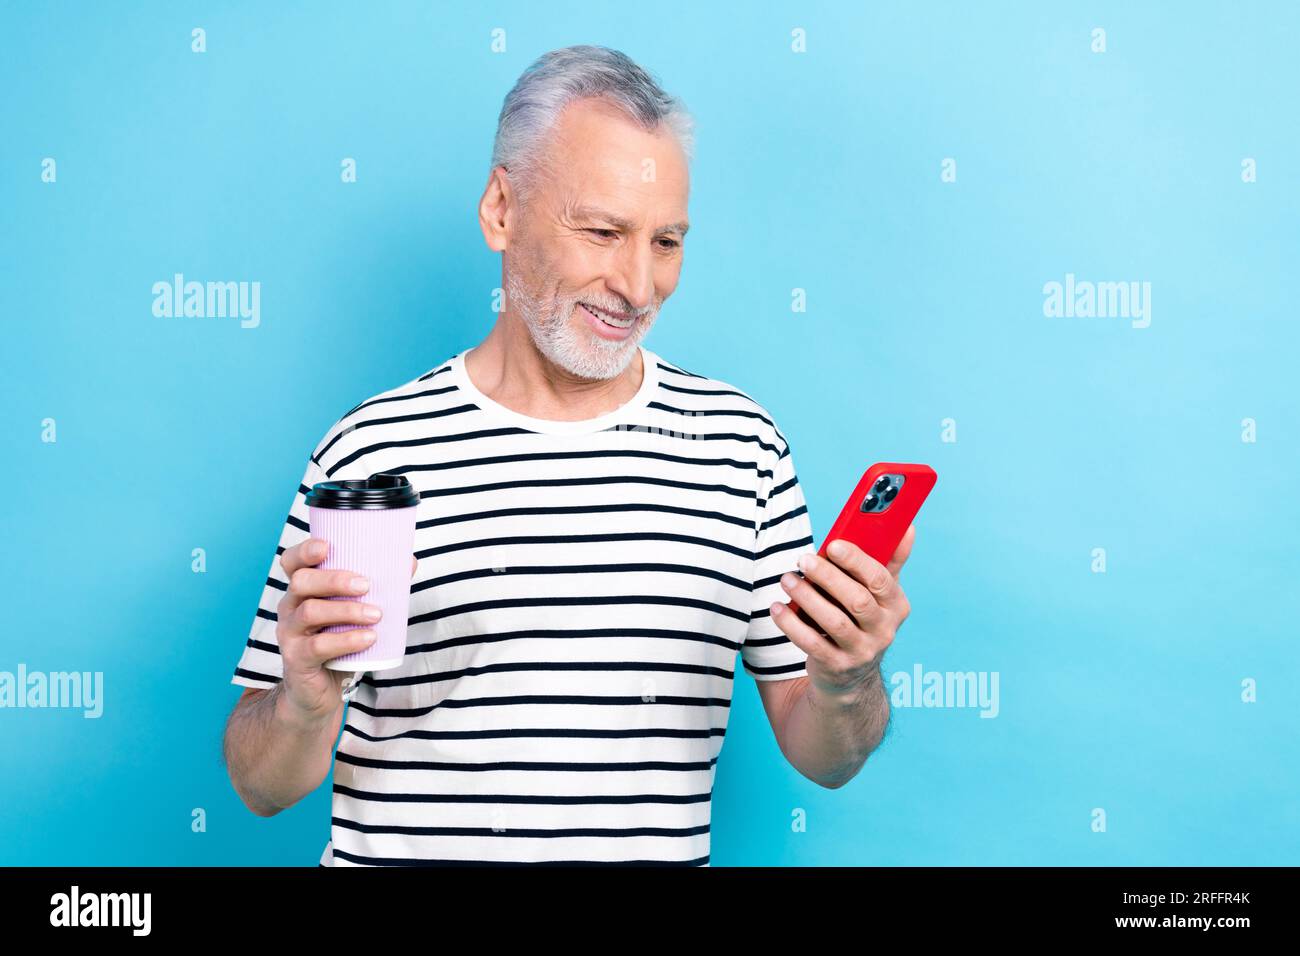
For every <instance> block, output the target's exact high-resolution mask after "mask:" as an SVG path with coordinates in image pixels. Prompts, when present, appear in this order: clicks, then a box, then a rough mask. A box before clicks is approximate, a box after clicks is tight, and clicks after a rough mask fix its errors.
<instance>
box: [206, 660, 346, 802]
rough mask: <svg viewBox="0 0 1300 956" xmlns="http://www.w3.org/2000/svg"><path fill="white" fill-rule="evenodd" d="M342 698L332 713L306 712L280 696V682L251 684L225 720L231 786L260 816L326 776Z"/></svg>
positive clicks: (296, 797) (306, 791) (294, 798)
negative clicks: (263, 686) (316, 713)
mask: <svg viewBox="0 0 1300 956" xmlns="http://www.w3.org/2000/svg"><path fill="white" fill-rule="evenodd" d="M342 716H343V701H342V699H340V700H339V705H338V707H337V708H335V710H334V712H333V713H332V714H327V715H325V716H311V715H308V714H305V713H304V712H303V711H301V710H300V709H299V708H297V707H296V706H295V705H294V704H293V703H291V702H290V701H289V699H288V698H287V697H285V696H284V682H283V681H281V682H280V683H278V684H276V685H275V686H274V687H272V688H269V689H268V688H254V687H250V688H248V689H247V690H245V691H244V694H243V696H242V697H240V698H239V701H238V702H237V703H236V704H235V709H234V711H232V712H231V715H230V720H229V721H228V722H227V724H226V735H225V741H224V744H223V751H224V754H225V759H226V768H227V771H228V772H229V774H230V781H231V783H232V784H233V785H234V788H235V792H236V793H238V794H239V798H240V799H241V800H243V801H244V804H245V806H247V807H248V809H250V810H252V811H253V812H254V813H255V814H257V815H258V816H260V817H270V816H274V815H275V814H277V813H279V812H280V811H281V810H284V809H286V808H288V807H291V806H293V805H294V804H295V803H297V802H298V801H299V800H301V799H302V798H303V797H305V796H306V795H307V794H309V793H311V792H312V791H313V790H315V789H316V788H317V787H319V786H320V785H321V783H322V782H323V781H324V780H325V778H326V777H327V776H329V772H330V765H331V764H332V763H333V757H334V744H335V742H336V741H337V740H338V735H339V725H340V722H341V720H342Z"/></svg>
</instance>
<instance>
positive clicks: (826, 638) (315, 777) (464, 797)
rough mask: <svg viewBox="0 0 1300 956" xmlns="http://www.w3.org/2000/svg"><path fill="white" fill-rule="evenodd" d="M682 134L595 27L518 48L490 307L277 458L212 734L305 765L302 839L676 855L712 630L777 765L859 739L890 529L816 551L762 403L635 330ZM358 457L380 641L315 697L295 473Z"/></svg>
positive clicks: (329, 849) (676, 188)
mask: <svg viewBox="0 0 1300 956" xmlns="http://www.w3.org/2000/svg"><path fill="white" fill-rule="evenodd" d="M690 153H691V125H690V120H689V117H688V116H687V114H686V113H685V111H684V109H683V108H682V107H681V105H680V103H679V102H678V101H677V100H676V99H674V98H672V97H669V96H668V95H667V94H665V93H664V92H663V90H661V89H660V88H659V86H658V85H657V84H656V83H655V81H654V80H653V78H652V77H650V76H649V75H648V74H647V73H645V72H644V71H643V70H642V69H641V68H640V67H638V66H637V65H636V64H635V63H633V62H632V61H631V60H629V59H628V58H627V57H626V56H624V55H623V54H621V53H618V52H616V51H612V50H608V49H604V48H599V47H589V46H578V47H571V48H567V49H563V50H557V51H554V52H552V53H549V54H547V55H545V56H543V57H541V58H540V59H539V60H538V61H537V62H536V63H534V64H533V65H532V66H531V67H529V68H528V69H527V70H526V71H525V72H524V74H523V75H522V76H521V77H520V79H519V81H518V83H517V84H516V85H515V87H514V89H513V90H511V92H510V94H509V95H508V96H507V97H506V100H505V103H504V106H503V108H502V110H501V116H500V121H499V125H498V129H497V135H496V143H495V149H494V152H493V156H492V169H491V174H490V176H489V179H488V183H487V188H486V190H485V191H484V193H483V196H482V199H481V201H480V203H479V221H480V224H481V226H482V229H483V235H484V237H485V238H486V240H487V243H488V245H489V246H490V247H491V248H492V249H495V250H497V251H499V252H500V253H501V254H502V273H503V287H504V289H505V301H504V307H503V308H502V310H501V312H500V315H499V316H498V319H497V322H496V325H495V326H494V327H493V329H492V331H491V333H490V334H489V335H488V336H487V337H486V338H485V339H484V340H483V341H482V342H480V343H479V344H478V345H475V346H473V347H472V348H468V349H465V350H463V351H461V352H458V353H457V354H455V355H453V356H452V357H450V358H448V359H446V360H444V361H442V362H441V363H439V364H438V365H436V366H434V367H433V368H431V369H429V370H428V371H427V372H425V373H424V374H421V375H419V376H418V377H416V378H413V379H412V380H410V381H408V382H406V383H405V384H403V385H399V386H397V387H396V388H393V389H390V390H389V391H386V392H383V393H381V394H379V395H376V396H373V397H372V398H370V399H368V400H366V401H364V402H362V403H361V404H360V405H357V406H356V407H355V408H353V409H352V410H351V411H349V412H347V413H346V414H345V415H344V416H343V417H342V418H340V419H339V420H338V421H337V422H336V423H335V424H334V425H333V426H332V427H331V428H330V429H329V431H328V432H327V433H326V434H325V435H324V436H323V437H322V438H321V440H320V441H319V442H318V443H317V445H316V447H315V450H314V451H313V452H312V454H311V456H310V459H309V460H308V462H307V463H306V472H305V474H304V475H303V478H302V482H301V484H300V486H299V488H298V492H297V495H296V496H295V497H294V499H293V504H292V507H291V512H290V515H289V517H288V520H287V522H286V524H285V526H284V529H283V532H282V534H281V536H280V546H279V547H278V548H277V549H276V555H275V557H274V558H273V560H272V562H271V568H270V574H269V576H268V579H267V582H266V587H265V589H264V591H263V594H262V598H261V602H260V606H259V608H258V611H257V614H256V616H255V618H254V621H253V627H252V631H251V634H250V635H249V639H248V642H247V644H246V646H245V647H244V649H243V653H242V657H241V658H240V660H239V663H238V666H237V668H236V670H235V675H234V678H233V682H234V683H235V684H238V685H241V686H243V687H245V688H247V690H245V691H244V694H243V697H242V698H241V699H240V701H239V702H238V704H237V706H236V708H235V710H234V712H233V714H232V715H231V719H230V722H229V726H228V728H227V731H226V740H225V753H226V759H227V765H228V767H229V772H230V776H231V780H232V783H233V784H234V787H235V790H236V791H237V792H238V794H239V795H240V797H241V799H243V801H244V802H245V803H246V804H247V805H248V807H249V808H250V809H251V810H252V811H253V812H254V813H257V814H259V815H262V816H271V815H273V814H275V813H278V812H279V811H280V810H282V809H284V808H286V807H289V806H292V805H293V804H294V803H296V802H297V801H298V800H300V799H301V798H302V797H303V796H305V795H306V794H308V793H309V792H311V791H312V790H313V789H315V788H316V787H317V786H319V785H320V783H321V782H322V781H323V780H325V779H326V778H327V777H328V776H329V775H330V772H331V763H332V764H333V767H332V769H333V773H334V790H333V821H332V826H331V833H330V840H329V842H328V843H327V845H326V847H325V852H324V854H323V856H322V858H321V863H322V864H323V865H349V866H376V865H386V866H392V865H416V864H437V865H459V864H480V865H482V864H525V863H569V864H580V863H598V864H641V865H695V866H707V865H708V864H709V821H710V807H711V797H712V791H713V779H714V769H715V762H716V761H717V759H718V753H719V751H720V750H721V747H722V741H723V735H724V734H725V732H726V728H727V719H728V716H729V714H730V706H731V699H732V689H733V683H734V679H735V663H736V656H735V655H736V652H737V650H739V652H740V656H741V660H742V662H743V664H744V668H745V670H746V671H747V672H748V673H749V674H750V675H752V677H753V678H754V679H755V680H756V681H757V686H758V689H759V692H760V695H761V698H762V702H763V707H764V709H765V711H766V714H767V716H768V718H769V720H770V722H771V725H772V728H773V731H774V732H775V735H776V739H777V741H778V743H779V746H780V749H781V752H782V753H783V754H784V755H785V757H786V758H787V759H788V760H789V761H790V763H791V764H793V765H794V766H795V767H796V768H797V769H798V770H799V771H800V772H801V773H802V774H804V775H805V776H806V777H808V778H809V779H811V780H814V781H816V782H817V783H819V784H821V785H822V786H825V787H839V786H842V785H843V784H844V783H845V782H846V781H848V780H849V779H850V778H852V777H853V776H854V774H856V773H857V771H858V770H859V769H860V768H861V766H862V764H863V762H864V761H865V760H866V758H867V755H868V754H869V753H870V752H871V751H872V750H873V749H874V748H875V747H876V745H877V744H878V743H879V741H880V739H881V737H882V735H883V734H884V731H885V727H886V725H887V722H888V718H889V705H888V699H887V696H886V694H885V691H884V689H883V686H882V680H881V675H880V665H879V662H880V656H881V654H882V653H883V651H884V650H885V648H886V647H887V646H888V645H889V644H890V642H891V641H892V640H893V636H894V633H895V630H896V629H897V627H898V625H899V624H900V623H901V622H902V620H903V619H904V618H905V617H906V615H907V612H908V606H907V600H906V598H905V597H904V595H903V592H902V590H901V589H900V587H899V586H898V583H897V574H898V571H899V569H900V568H901V566H902V563H903V561H905V560H906V557H907V553H908V551H910V548H911V532H910V531H909V534H908V537H907V538H906V539H905V540H904V542H903V545H902V546H901V547H900V548H899V553H898V554H897V555H895V557H894V560H893V562H892V563H891V564H890V566H889V567H888V568H886V567H884V566H882V565H880V564H878V563H876V562H875V561H873V560H872V559H871V558H869V557H867V556H866V555H865V554H863V553H862V552H861V551H859V550H858V549H857V548H855V547H852V546H850V547H849V548H848V549H847V552H846V554H845V555H844V556H842V557H840V556H835V557H834V560H833V561H827V560H823V559H818V558H817V557H816V556H815V554H814V550H815V549H814V548H813V539H812V535H811V529H810V524H809V520H808V512H807V508H806V507H805V505H804V498H803V493H802V490H801V489H800V486H799V482H798V479H797V478H796V475H795V469H794V462H793V458H792V457H791V454H790V446H789V444H788V443H787V441H786V439H785V437H784V436H783V435H782V433H781V431H780V430H779V429H778V427H777V425H776V424H775V422H774V421H773V419H772V416H771V415H769V414H768V413H767V411H766V410H765V409H764V408H763V406H761V405H760V404H758V403H757V402H756V401H755V400H754V399H753V398H751V397H750V396H749V395H748V394H746V393H745V392H743V391H741V390H739V389H737V388H735V387H733V386H731V385H729V384H727V383H726V382H722V381H719V380H717V379H713V378H708V377H706V376H703V375H700V374H697V373H695V372H691V371H687V370H685V369H683V368H681V367H679V366H677V365H675V364H673V363H672V362H669V361H668V360H666V359H664V358H662V357H661V356H659V355H656V354H655V353H654V352H652V351H650V350H649V349H647V348H645V346H644V345H643V344H642V340H643V339H644V338H645V336H646V334H647V332H648V331H649V330H650V327H651V325H653V324H654V321H655V319H656V318H657V316H658V314H659V308H660V306H661V305H662V303H663V302H664V300H665V299H667V298H668V296H670V295H671V294H672V292H673V290H674V289H675V288H676V286H677V281H678V278H679V275H680V273H681V268H682V261H683V242H684V239H685V236H686V232H687V229H688V222H687V199H688V194H689V176H688V162H689V157H690ZM377 472H386V473H391V474H402V475H405V476H406V477H407V478H408V479H409V480H410V481H411V483H412V484H413V485H414V486H415V487H416V489H417V490H418V491H419V493H420V504H419V510H418V515H417V522H418V523H417V530H416V552H415V555H414V557H413V561H412V564H413V571H412V573H413V575H414V577H413V581H412V594H411V605H410V611H409V620H408V627H407V648H406V654H405V658H404V661H403V664H402V665H401V666H400V667H398V668H395V669H389V670H384V671H379V672H374V673H369V674H366V675H365V676H364V677H363V678H362V679H361V681H360V682H359V683H358V684H356V685H355V687H353V688H351V689H349V690H348V691H347V693H346V694H344V693H341V691H342V690H343V686H342V685H343V681H344V679H345V677H346V676H347V675H346V674H345V673H344V672H338V671H333V670H329V669H326V668H324V667H323V666H322V664H323V662H325V661H327V660H330V659H331V658H334V657H338V656H340V655H342V654H345V653H348V652H350V651H353V650H356V649H358V648H363V647H365V646H367V645H368V643H369V641H370V640H371V639H372V637H373V635H372V633H371V632H369V631H367V630H366V628H367V625H368V624H370V623H371V622H372V618H370V617H367V615H366V611H367V610H369V609H370V605H368V604H367V603H366V601H365V591H366V586H367V585H366V582H365V581H354V580H353V577H352V575H351V574H349V573H348V572H345V571H325V570H321V569H318V568H316V567H315V565H317V564H319V563H320V562H321V560H322V559H323V557H324V554H325V548H326V546H325V543H324V542H320V541H317V540H313V539H310V537H309V534H308V523H307V510H306V507H305V505H304V500H303V499H304V495H305V494H306V493H307V492H308V491H309V490H310V488H311V486H312V485H313V484H314V483H316V482H319V481H326V480H337V479H347V478H365V477H367V476H369V475H371V474H374V473H377ZM796 569H797V570H796ZM798 571H802V572H803V574H802V575H801V574H799V573H798ZM813 582H815V585H816V586H814V583H813ZM354 585H355V586H354ZM337 596H346V597H349V598H350V600H330V598H331V597H337ZM786 596H789V597H791V598H793V599H794V600H796V601H797V602H798V603H799V605H800V606H801V607H802V608H803V609H804V611H806V612H807V614H808V615H809V616H810V618H811V619H812V621H813V622H815V623H816V624H817V625H818V626H817V627H816V628H814V627H810V626H809V624H808V623H806V622H805V621H804V620H800V619H799V615H795V614H791V613H789V612H788V611H786V612H785V613H782V611H781V609H782V608H783V607H784V606H785V604H784V602H783V601H782V600H778V599H779V598H784V597H786ZM846 609H848V610H846ZM376 610H377V609H376ZM334 624H350V625H354V626H353V628H352V629H351V630H348V631H342V632H328V633H327V632H324V631H323V630H322V628H324V627H326V626H329V625H334ZM345 696H346V697H348V698H349V703H350V706H347V707H346V717H347V720H346V725H345V726H344V727H343V730H344V733H343V736H342V739H341V740H339V729H340V724H341V723H342V722H343V716H344V712H345V703H344V700H343V699H342V698H343V697H345ZM336 742H337V743H338V750H337V753H335V752H334V747H335V743H336Z"/></svg>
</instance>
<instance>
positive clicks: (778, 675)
mask: <svg viewBox="0 0 1300 956" xmlns="http://www.w3.org/2000/svg"><path fill="white" fill-rule="evenodd" d="M771 470H772V477H771V478H770V479H766V478H765V479H763V480H762V481H761V482H760V485H759V494H760V495H761V496H763V497H764V500H763V501H761V502H760V507H759V509H758V522H757V533H756V535H755V539H754V591H753V598H752V603H751V604H750V616H749V631H748V633H747V634H746V636H745V643H744V644H743V645H741V648H740V656H741V661H742V662H743V663H744V667H745V670H747V671H748V672H749V673H750V675H752V676H753V678H754V679H755V680H789V679H790V678H792V677H802V676H803V675H804V674H806V673H807V669H806V667H805V665H804V662H805V661H806V660H807V659H808V655H807V654H806V653H805V652H804V651H803V650H802V649H801V648H800V647H799V645H798V644H795V643H794V642H793V641H791V640H790V638H788V637H786V636H785V632H784V631H782V630H781V628H779V627H778V626H777V624H776V622H775V621H774V620H772V613H771V611H769V610H768V609H769V608H770V607H771V606H772V602H773V601H783V602H784V601H788V600H789V597H788V596H787V595H786V593H785V590H784V589H783V588H782V587H781V584H780V581H781V575H782V574H784V573H785V572H787V571H794V572H795V573H796V574H797V573H799V572H798V560H799V555H801V554H804V553H809V554H815V553H816V550H817V549H816V548H814V547H813V546H812V544H813V536H812V525H811V524H810V523H809V520H808V506H807V504H805V502H804V497H803V488H802V487H800V485H799V478H798V476H797V475H796V474H795V469H794V457H793V456H792V455H791V454H790V446H789V445H788V444H786V443H785V442H782V450H781V453H780V455H779V457H777V458H776V459H775V462H774V464H773V466H772V469H771Z"/></svg>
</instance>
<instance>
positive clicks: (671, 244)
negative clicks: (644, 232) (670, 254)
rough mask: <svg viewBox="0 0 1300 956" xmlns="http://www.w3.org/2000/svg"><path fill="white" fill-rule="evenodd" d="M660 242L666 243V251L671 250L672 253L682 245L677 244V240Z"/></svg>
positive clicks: (661, 240)
mask: <svg viewBox="0 0 1300 956" xmlns="http://www.w3.org/2000/svg"><path fill="white" fill-rule="evenodd" d="M659 241H660V242H662V243H664V246H663V248H664V249H667V250H670V251H671V250H673V249H676V248H677V247H678V246H679V245H680V243H679V242H677V240H676V239H660V240H659Z"/></svg>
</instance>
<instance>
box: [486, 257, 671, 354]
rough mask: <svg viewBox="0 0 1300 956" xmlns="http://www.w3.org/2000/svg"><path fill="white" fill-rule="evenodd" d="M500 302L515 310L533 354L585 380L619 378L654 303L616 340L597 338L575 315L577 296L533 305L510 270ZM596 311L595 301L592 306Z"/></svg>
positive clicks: (535, 301) (652, 312) (652, 313)
mask: <svg viewBox="0 0 1300 956" xmlns="http://www.w3.org/2000/svg"><path fill="white" fill-rule="evenodd" d="M505 292H506V304H507V306H508V307H509V308H512V309H514V310H516V312H517V313H518V315H519V318H520V319H521V320H523V323H524V325H525V326H527V327H528V332H529V334H530V335H531V336H532V339H533V344H534V345H536V346H537V350H538V351H539V352H541V353H542V354H543V355H545V356H546V358H547V359H549V360H550V361H551V362H552V363H554V364H555V365H557V366H559V367H560V368H562V369H564V370H565V371H566V372H568V373H569V374H570V375H574V376H577V377H578V378H585V379H610V378H614V377H615V376H618V375H620V374H622V373H623V372H624V371H625V370H626V369H627V367H628V365H630V364H631V362H632V358H633V356H635V355H636V352H637V346H638V345H640V343H641V340H642V339H644V338H645V336H646V333H647V332H649V331H650V326H651V325H653V324H654V319H655V316H656V314H657V313H658V306H659V303H658V302H656V303H655V305H654V307H652V308H651V309H650V311H649V312H647V313H646V314H644V315H641V316H638V317H637V319H636V324H635V327H634V328H633V330H632V334H631V335H629V336H628V337H627V338H626V339H624V340H623V341H621V342H616V341H613V340H611V339H606V338H602V337H601V336H599V335H597V334H596V333H595V332H594V331H592V329H591V328H590V326H588V324H587V317H586V315H584V314H580V313H579V310H578V303H579V302H581V301H583V300H582V299H581V298H579V297H578V296H565V295H560V296H555V297H553V298H552V299H550V300H549V301H539V300H538V299H537V297H535V296H533V295H532V294H531V293H530V291H529V290H527V289H525V288H524V286H523V284H522V283H521V282H520V281H519V280H518V278H517V276H516V274H515V273H514V272H507V273H506V290H505ZM592 304H593V305H595V306H596V307H597V308H601V307H602V305H601V303H600V302H593V303H592Z"/></svg>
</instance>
